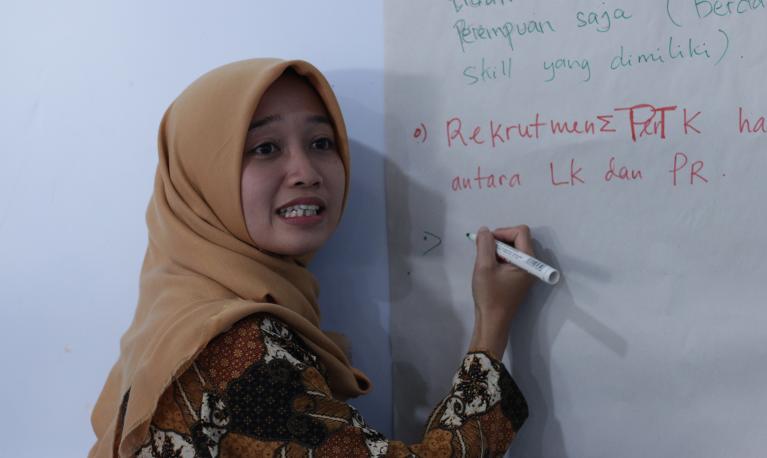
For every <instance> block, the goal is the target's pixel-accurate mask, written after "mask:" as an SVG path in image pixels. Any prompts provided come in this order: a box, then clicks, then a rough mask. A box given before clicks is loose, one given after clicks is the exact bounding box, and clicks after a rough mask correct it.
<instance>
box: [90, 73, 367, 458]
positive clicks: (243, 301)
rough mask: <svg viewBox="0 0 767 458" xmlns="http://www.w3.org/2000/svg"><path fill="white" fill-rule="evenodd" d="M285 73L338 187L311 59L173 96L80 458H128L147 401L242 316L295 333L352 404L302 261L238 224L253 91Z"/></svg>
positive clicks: (331, 99) (343, 361) (322, 85)
mask: <svg viewBox="0 0 767 458" xmlns="http://www.w3.org/2000/svg"><path fill="white" fill-rule="evenodd" d="M287 68H292V69H294V70H295V71H296V72H297V73H298V74H299V75H302V76H304V77H305V78H306V79H307V80H308V81H309V83H310V84H311V85H312V86H314V88H315V89H316V90H317V92H318V93H319V95H320V97H321V98H322V100H323V102H324V103H325V106H326V108H327V110H328V113H329V115H330V117H331V118H332V120H333V123H334V126H335V131H336V132H335V133H336V139H337V144H338V148H339V154H340V155H341V159H342V161H343V164H344V169H345V174H346V189H347V190H348V188H349V149H348V141H347V137H346V129H345V127H344V121H343V118H342V116H341V111H340V109H339V106H338V102H337V101H336V98H335V96H334V94H333V91H332V90H331V88H330V85H329V84H328V82H327V81H326V80H325V78H324V77H323V76H322V74H321V73H320V72H319V71H318V70H317V69H316V68H315V67H313V66H312V65H311V64H309V63H307V62H303V61H280V60H276V59H252V60H244V61H239V62H234V63H231V64H228V65H224V66H222V67H219V68H217V69H214V70H212V71H210V72H209V73H207V74H205V75H203V76H201V77H200V78H199V79H197V80H196V81H194V82H193V83H192V84H191V85H190V86H189V87H188V88H187V89H186V90H184V92H183V93H181V95H180V96H179V97H178V98H177V99H176V100H175V101H174V102H173V103H172V104H171V105H170V107H168V109H167V111H166V112H165V115H164V116H163V118H162V122H161V124H160V130H159V134H158V150H159V162H158V165H157V173H156V177H155V185H154V193H153V195H152V198H151V200H150V202H149V207H148V209H147V213H146V219H147V226H148V230H149V244H148V247H147V251H146V255H145V258H144V264H143V267H142V270H141V284H140V293H139V301H138V306H137V308H136V314H135V316H134V319H133V323H132V324H131V326H130V328H129V329H128V330H127V332H126V333H125V335H123V337H122V339H121V341H120V358H119V360H118V361H117V363H116V364H115V365H114V367H113V368H112V370H111V372H110V374H109V377H108V378H107V381H106V384H105V385H104V389H103V391H102V392H101V395H100V396H99V399H98V402H97V403H96V407H95V408H94V409H93V414H92V418H91V421H92V424H93V430H94V432H95V433H96V436H97V441H96V444H95V445H94V446H93V448H92V449H91V451H90V454H89V456H90V457H92V458H93V457H111V456H113V450H114V447H115V445H117V444H119V453H118V456H120V457H127V456H131V455H132V454H133V453H134V452H135V450H136V449H137V448H138V446H140V445H141V444H142V443H143V442H144V441H145V440H146V438H147V433H148V429H149V423H150V421H151V418H152V415H153V412H154V410H155V408H156V405H157V402H158V399H159V398H160V395H161V394H162V392H163V391H164V390H165V389H166V387H167V386H168V385H169V384H170V383H171V381H172V379H173V377H174V376H175V375H177V374H180V373H181V372H182V371H184V370H185V369H186V368H187V367H188V366H189V364H191V362H192V361H193V360H194V358H195V357H196V356H197V354H198V353H199V352H200V351H202V349H203V348H204V347H205V345H207V343H208V342H209V341H210V340H211V339H213V338H214V337H216V336H217V335H218V334H220V333H221V332H223V331H225V330H226V329H228V328H229V327H231V326H232V325H233V324H234V323H235V322H236V321H237V320H239V319H241V318H243V317H245V316H247V315H250V314H252V313H254V312H270V313H273V314H274V315H277V316H279V317H280V318H281V319H282V320H283V321H285V322H286V323H287V324H288V325H289V326H291V327H292V328H293V329H294V330H295V331H297V332H298V333H299V334H300V335H301V336H302V337H303V339H304V340H305V341H306V343H307V344H308V345H309V346H310V347H311V348H312V349H313V350H314V351H315V352H316V353H317V354H318V355H319V356H320V358H321V359H322V361H323V363H324V364H325V366H326V367H327V370H328V381H329V384H330V386H331V389H332V390H333V392H334V393H335V394H337V395H338V396H343V397H354V396H358V395H360V394H363V393H366V392H368V391H369V390H370V381H369V380H368V379H367V377H366V376H365V375H364V374H362V373H361V372H360V371H358V370H357V369H355V368H353V367H351V365H350V363H349V360H348V359H347V357H346V355H345V354H344V352H343V351H342V350H341V348H339V346H338V345H336V343H334V341H333V340H331V338H329V337H328V336H327V335H326V334H325V333H324V332H322V331H321V330H320V328H319V324H320V316H319V315H320V314H319V308H318V306H317V294H318V285H317V282H316V280H315V278H314V276H313V275H312V274H311V273H310V272H309V271H308V270H307V269H306V267H305V265H306V263H307V262H308V260H309V259H310V258H311V255H312V254H311V253H309V254H308V255H307V256H305V257H303V258H300V259H292V258H288V257H279V258H278V257H275V256H270V255H267V254H265V253H263V252H261V251H259V250H258V249H257V248H256V247H255V246H254V244H253V242H252V240H251V239H250V236H249V235H248V231H247V229H246V226H245V220H244V217H243V212H242V203H241V199H240V176H241V164H242V153H243V149H244V143H245V136H246V132H247V130H248V126H249V124H250V121H251V117H252V115H253V113H254V112H255V110H256V107H257V105H258V102H259V99H260V98H261V96H262V94H263V93H264V92H265V91H266V89H267V88H268V87H269V86H270V85H271V84H272V82H274V81H275V80H276V79H277V78H278V77H279V76H280V75H281V74H282V73H283V72H284V71H285V70H286V69H287ZM344 202H346V194H345V195H344ZM126 393H128V402H127V405H126V408H125V415H124V420H123V421H122V422H120V415H119V411H120V408H121V404H122V402H123V399H124V398H125V396H126ZM119 423H122V429H121V433H120V436H119V437H116V432H117V430H118V429H120V428H119Z"/></svg>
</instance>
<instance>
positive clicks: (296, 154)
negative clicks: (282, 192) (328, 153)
mask: <svg viewBox="0 0 767 458" xmlns="http://www.w3.org/2000/svg"><path fill="white" fill-rule="evenodd" d="M287 176H288V183H289V184H290V185H291V186H307V187H312V186H319V185H320V184H321V183H322V175H320V173H319V171H318V170H317V167H316V166H315V164H314V163H313V162H312V160H311V157H310V156H309V153H307V151H305V150H304V149H303V148H293V149H292V150H291V151H290V154H289V155H288V173H287Z"/></svg>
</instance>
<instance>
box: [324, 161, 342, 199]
mask: <svg viewBox="0 0 767 458" xmlns="http://www.w3.org/2000/svg"><path fill="white" fill-rule="evenodd" d="M327 176H328V187H329V188H330V189H331V191H332V192H333V194H334V197H335V199H336V200H337V202H339V203H340V202H342V201H343V198H344V188H345V181H346V174H345V173H344V165H343V163H342V162H341V158H340V157H337V158H336V160H335V161H334V162H333V164H332V166H331V167H330V168H329V170H328V173H327Z"/></svg>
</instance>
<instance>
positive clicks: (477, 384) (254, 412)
mask: <svg viewBox="0 0 767 458" xmlns="http://www.w3.org/2000/svg"><path fill="white" fill-rule="evenodd" d="M129 395H130V393H128V396H129ZM126 399H127V396H126ZM527 414H528V411H527V404H526V402H525V400H524V398H523V397H522V394H521V393H520V391H519V389H518V388H517V385H516V384H515V383H514V381H513V380H512V379H511V376H510V375H509V373H508V372H507V371H506V368H505V367H504V366H503V364H502V363H501V362H500V361H498V360H496V359H495V358H494V357H493V356H491V355H490V354H488V353H485V352H470V353H468V354H467V355H466V356H465V357H464V358H463V361H462V362H461V364H460V366H459V368H458V371H457V373H456V375H455V377H454V378H453V383H452V387H451V389H450V392H449V393H448V394H447V396H446V397H445V398H444V399H443V400H442V401H441V402H440V403H439V404H438V405H437V406H436V408H435V409H434V410H433V412H432V414H431V415H430V416H429V418H428V421H427V423H426V425H425V430H424V434H423V439H422V441H421V442H420V443H417V444H405V443H403V442H399V441H394V440H388V439H386V438H385V437H384V436H383V435H381V434H380V433H378V432H377V431H375V430H374V429H373V428H371V427H370V426H368V425H367V424H366V423H365V420H364V419H363V418H362V417H361V416H360V414H359V412H357V410H355V409H354V407H352V406H350V405H349V404H347V403H345V402H343V401H340V400H338V399H334V398H333V396H332V394H331V392H330V389H329V388H328V384H327V382H326V378H325V370H324V368H323V366H322V363H321V362H320V361H319V358H318V357H317V355H315V354H313V353H312V352H311V351H310V350H309V349H308V347H307V346H306V345H305V344H304V343H303V342H302V340H301V338H300V337H298V336H297V335H296V334H295V333H294V332H293V331H291V329H289V328H288V327H287V326H286V325H285V324H284V323H283V322H282V321H280V320H279V319H277V318H276V317H275V316H274V315H270V314H267V313H258V314H254V315H251V316H249V317H247V318H245V319H243V320H240V321H239V322H237V323H236V324H235V325H234V326H233V327H232V328H231V329H229V330H228V331H226V332H225V333H223V334H221V335H219V336H218V337H217V338H216V339H214V340H212V341H211V342H210V343H209V344H208V345H207V347H206V348H205V350H203V352H202V353H201V354H200V355H199V356H198V357H197V358H196V360H195V361H194V362H193V363H192V365H191V366H190V367H189V368H188V369H187V370H186V371H185V372H183V373H182V374H181V375H180V376H178V377H177V378H175V379H174V380H173V382H172V384H171V385H170V386H168V388H167V389H166V390H165V392H164V394H163V395H162V397H161V399H160V401H159V404H158V406H157V410H156V411H155V413H154V416H153V419H152V422H151V426H150V430H149V436H148V438H147V440H146V442H145V443H144V444H143V446H142V447H141V448H140V449H139V450H138V451H137V452H136V456H137V457H141V458H170V457H179V458H216V457H219V458H235V457H238V458H239V457H262V456H272V457H436V456H439V457H452V456H456V457H457V456H482V457H485V456H500V455H503V453H504V452H505V451H506V449H507V448H508V447H509V444H510V443H511V441H512V440H513V439H514V436H515V435H516V433H517V431H518V430H519V428H520V427H521V426H522V423H523V422H524V421H525V419H526V418H527Z"/></svg>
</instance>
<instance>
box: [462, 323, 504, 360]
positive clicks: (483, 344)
mask: <svg viewBox="0 0 767 458" xmlns="http://www.w3.org/2000/svg"><path fill="white" fill-rule="evenodd" d="M508 341H509V333H508V330H507V329H497V328H495V329H483V328H482V326H475V329H474V335H473V336H472V338H471V342H470V343H469V351H484V352H487V353H490V355H491V356H493V357H494V358H495V359H497V360H500V359H501V358H503V354H504V352H505V351H506V346H507V344H508Z"/></svg>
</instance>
